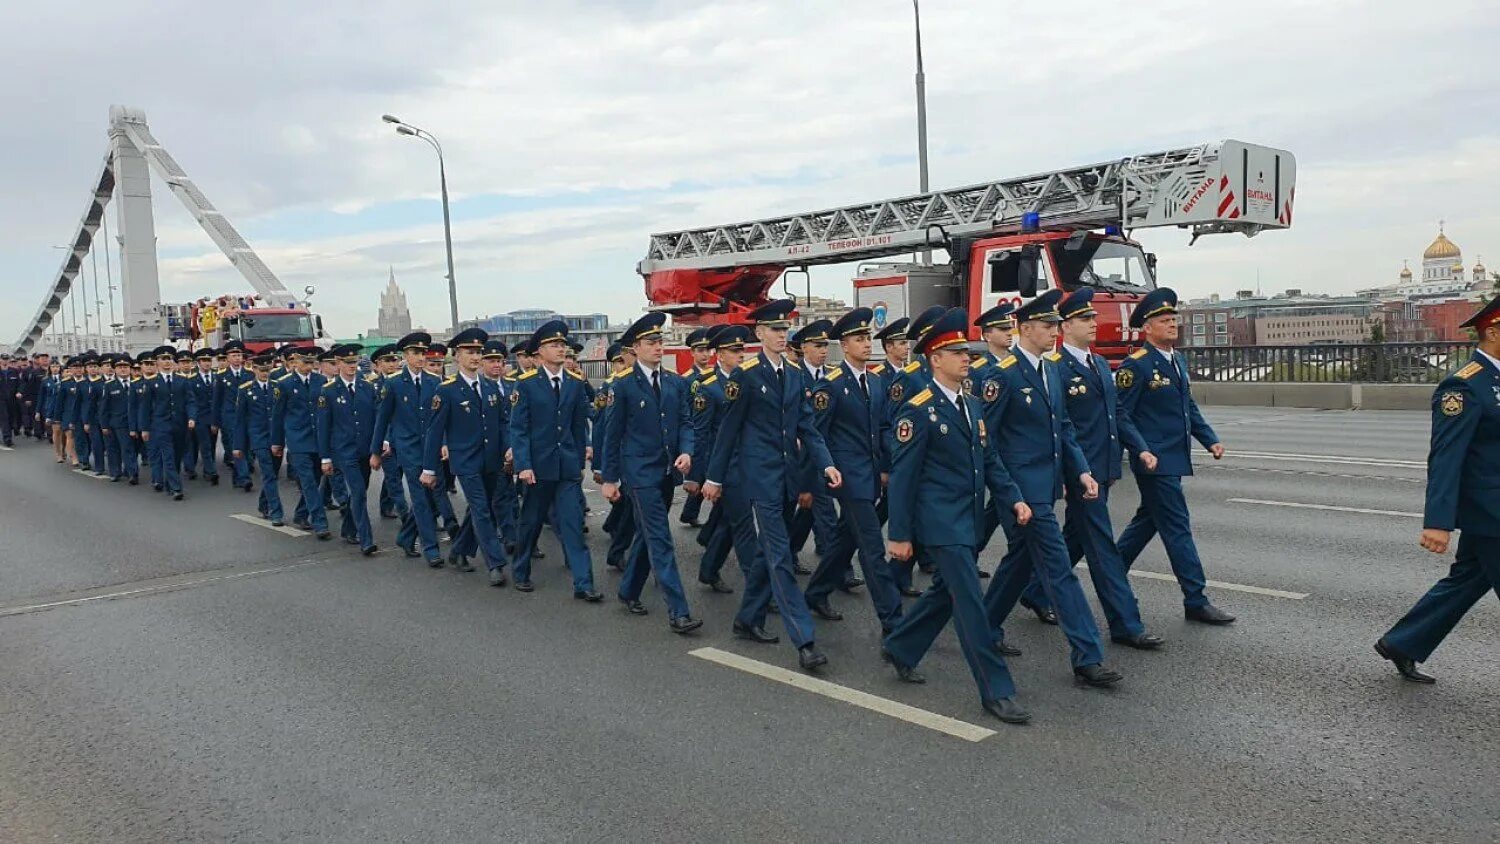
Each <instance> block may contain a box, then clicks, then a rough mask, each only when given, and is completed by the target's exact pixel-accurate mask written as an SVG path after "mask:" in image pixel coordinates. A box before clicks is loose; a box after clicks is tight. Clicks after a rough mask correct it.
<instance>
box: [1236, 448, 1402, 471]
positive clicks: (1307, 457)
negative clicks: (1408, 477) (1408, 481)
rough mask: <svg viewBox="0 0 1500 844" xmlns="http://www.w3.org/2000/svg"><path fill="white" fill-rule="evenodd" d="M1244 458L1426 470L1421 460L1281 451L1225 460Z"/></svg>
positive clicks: (1244, 454) (1239, 453) (1241, 453)
mask: <svg viewBox="0 0 1500 844" xmlns="http://www.w3.org/2000/svg"><path fill="white" fill-rule="evenodd" d="M1236 457H1243V458H1248V459H1252V460H1286V461H1291V462H1295V463H1337V464H1341V465H1347V466H1383V467H1386V468H1403V469H1426V468H1427V463H1426V462H1424V461H1421V460H1393V459H1390V458H1385V457H1348V456H1344V455H1339V454H1287V453H1284V452H1279V451H1227V452H1225V453H1224V459H1225V460H1229V459H1231V458H1236Z"/></svg>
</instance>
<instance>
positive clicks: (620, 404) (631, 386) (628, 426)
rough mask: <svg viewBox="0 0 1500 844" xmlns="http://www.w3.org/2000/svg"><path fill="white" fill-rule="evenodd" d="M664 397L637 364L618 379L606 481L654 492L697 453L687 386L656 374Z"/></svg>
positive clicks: (612, 393) (608, 432) (609, 425)
mask: <svg viewBox="0 0 1500 844" xmlns="http://www.w3.org/2000/svg"><path fill="white" fill-rule="evenodd" d="M657 372H658V373H659V375H658V380H659V382H660V385H661V396H660V397H659V398H658V397H657V395H656V391H655V390H654V389H652V387H651V381H650V378H649V377H648V376H647V375H646V373H645V371H644V370H643V369H642V367H641V365H639V364H637V365H636V366H635V367H634V368H633V369H631V370H630V371H629V372H628V373H626V374H625V375H623V376H621V377H619V378H616V379H615V380H614V383H613V384H612V385H611V387H610V397H611V398H610V404H609V408H608V409H609V412H608V414H607V420H606V422H605V425H606V427H605V431H604V453H605V459H604V481H605V482H606V483H618V484H622V485H623V486H625V487H626V488H627V489H654V488H656V487H658V486H660V485H661V483H662V481H663V479H665V478H667V477H669V476H670V477H672V482H673V484H674V485H675V484H676V483H677V482H679V481H680V480H681V478H680V477H677V475H676V471H675V470H674V469H673V468H672V463H673V461H675V460H676V459H677V456H678V455H680V454H687V455H691V454H692V453H693V442H694V437H693V434H694V432H693V419H692V415H691V414H692V405H691V403H690V401H689V388H688V381H687V379H686V378H683V377H682V376H681V375H678V374H677V373H675V372H671V371H669V370H667V369H665V368H658V369H657Z"/></svg>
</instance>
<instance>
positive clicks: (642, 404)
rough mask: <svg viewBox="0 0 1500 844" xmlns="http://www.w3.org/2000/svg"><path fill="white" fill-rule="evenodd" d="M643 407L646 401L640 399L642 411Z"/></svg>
mask: <svg viewBox="0 0 1500 844" xmlns="http://www.w3.org/2000/svg"><path fill="white" fill-rule="evenodd" d="M645 407H646V400H645V399H641V408H642V409H643V410H644V409H645Z"/></svg>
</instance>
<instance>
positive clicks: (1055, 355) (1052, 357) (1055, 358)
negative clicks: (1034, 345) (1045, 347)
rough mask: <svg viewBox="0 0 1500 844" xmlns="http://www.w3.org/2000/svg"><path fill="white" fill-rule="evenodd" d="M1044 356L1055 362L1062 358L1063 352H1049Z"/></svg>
mask: <svg viewBox="0 0 1500 844" xmlns="http://www.w3.org/2000/svg"><path fill="white" fill-rule="evenodd" d="M1042 357H1044V358H1046V359H1047V360H1050V361H1052V362H1053V363H1057V362H1058V361H1060V360H1062V352H1048V353H1047V354H1045V355H1042Z"/></svg>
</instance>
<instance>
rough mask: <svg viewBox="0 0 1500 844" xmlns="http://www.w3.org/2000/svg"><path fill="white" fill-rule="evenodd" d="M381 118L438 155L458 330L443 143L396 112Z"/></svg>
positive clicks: (450, 300)
mask: <svg viewBox="0 0 1500 844" xmlns="http://www.w3.org/2000/svg"><path fill="white" fill-rule="evenodd" d="M380 119H381V120H382V121H384V122H386V123H392V124H395V126H396V134H398V135H410V136H411V137H413V138H421V139H422V140H424V141H426V142H427V143H428V144H430V145H431V146H432V148H433V150H434V151H436V152H437V157H438V182H439V184H440V185H441V187H442V193H443V243H444V245H445V246H446V247H447V250H448V315H449V317H450V318H451V319H452V324H453V328H452V330H453V331H455V332H456V331H458V282H457V281H456V280H455V279H454V277H453V223H452V218H451V217H450V215H449V213H448V168H447V164H446V163H445V162H444V161H443V145H442V144H441V143H439V142H438V139H437V137H436V136H434V135H433V134H432V133H431V132H428V131H427V130H425V129H421V128H419V127H416V126H413V125H411V124H410V123H407V122H406V121H404V120H402V119H401V118H399V117H397V116H396V115H394V114H382V115H381V116H380Z"/></svg>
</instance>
